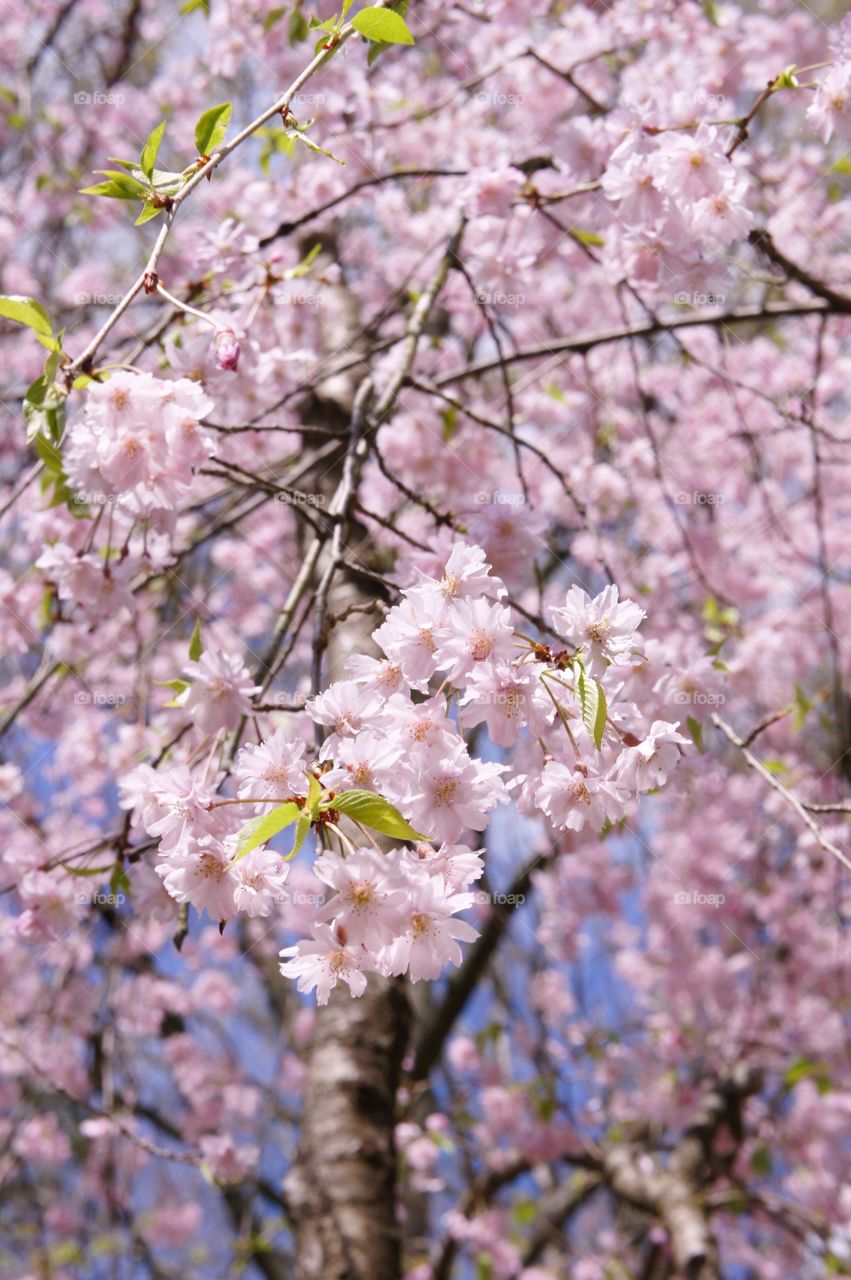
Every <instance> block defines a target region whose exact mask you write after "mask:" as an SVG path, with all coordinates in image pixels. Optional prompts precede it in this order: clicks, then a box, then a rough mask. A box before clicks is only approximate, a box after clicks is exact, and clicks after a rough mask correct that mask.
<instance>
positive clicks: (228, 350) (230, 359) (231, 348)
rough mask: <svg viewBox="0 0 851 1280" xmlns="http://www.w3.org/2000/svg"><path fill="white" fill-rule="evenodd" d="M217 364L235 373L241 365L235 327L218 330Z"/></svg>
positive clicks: (216, 340) (216, 339) (216, 341)
mask: <svg viewBox="0 0 851 1280" xmlns="http://www.w3.org/2000/svg"><path fill="white" fill-rule="evenodd" d="M215 343H216V364H217V365H218V366H219V368H220V369H227V370H229V371H230V372H233V373H235V372H236V370H237V368H238V367H239V342H238V341H237V337H236V334H235V333H234V331H233V329H217V330H216V337H215Z"/></svg>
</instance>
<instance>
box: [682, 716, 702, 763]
mask: <svg viewBox="0 0 851 1280" xmlns="http://www.w3.org/2000/svg"><path fill="white" fill-rule="evenodd" d="M686 725H687V726H688V731H689V733H690V734H691V738H692V742H693V743H694V745H695V746H696V747H697V749H698V751H699V752H700V754H701V755H703V725H702V724H701V723H700V721H699V720H695V718H694V716H686Z"/></svg>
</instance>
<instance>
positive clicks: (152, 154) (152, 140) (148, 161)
mask: <svg viewBox="0 0 851 1280" xmlns="http://www.w3.org/2000/svg"><path fill="white" fill-rule="evenodd" d="M164 133H165V120H163V122H162V124H158V125H157V127H156V129H154V130H152V132H151V133H149V134H148V138H147V141H146V143H145V145H144V147H143V148H142V156H141V159H140V161H139V167H140V168H141V170H142V172H143V173H144V175H145V177H146V178H148V180H150V179H151V178H152V177H153V176H154V165H155V164H156V162H157V152H158V151H159V149H160V143H161V142H162V140H163V134H164Z"/></svg>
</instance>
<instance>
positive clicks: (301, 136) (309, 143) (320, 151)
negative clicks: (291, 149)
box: [290, 129, 346, 166]
mask: <svg viewBox="0 0 851 1280" xmlns="http://www.w3.org/2000/svg"><path fill="white" fill-rule="evenodd" d="M290 137H293V138H298V140H299V142H303V143H304V145H305V146H306V147H310V150H311V151H315V152H316V153H317V155H320V156H327V157H328V159H329V160H333V161H334V162H335V164H341V165H343V166H345V163H346V162H345V160H341V159H340V157H339V156H335V155H334V153H333V152H332V151H326V150H325V148H324V147H320V146H319V145H318V144H317V143H315V142H314V141H313V140H312V139H311V138H308V136H307V134H306V133H302V131H301V129H293V130H292V132H291V134H290Z"/></svg>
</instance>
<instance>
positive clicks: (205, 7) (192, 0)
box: [180, 0, 210, 16]
mask: <svg viewBox="0 0 851 1280" xmlns="http://www.w3.org/2000/svg"><path fill="white" fill-rule="evenodd" d="M196 9H200V10H201V12H202V13H206V14H207V15H208V16H209V13H210V0H186V4H184V5H181V7H180V12H181V13H194V12H195V10H196Z"/></svg>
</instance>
